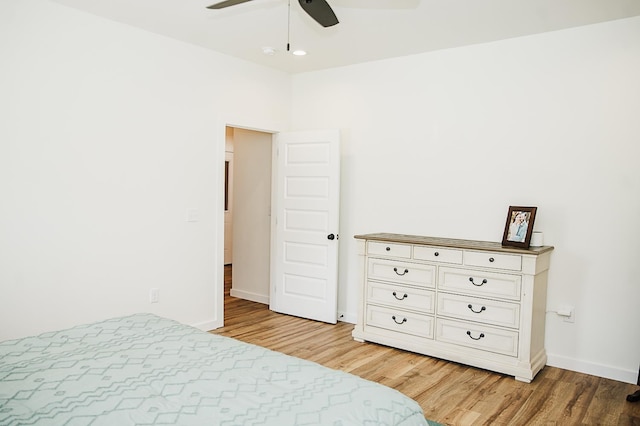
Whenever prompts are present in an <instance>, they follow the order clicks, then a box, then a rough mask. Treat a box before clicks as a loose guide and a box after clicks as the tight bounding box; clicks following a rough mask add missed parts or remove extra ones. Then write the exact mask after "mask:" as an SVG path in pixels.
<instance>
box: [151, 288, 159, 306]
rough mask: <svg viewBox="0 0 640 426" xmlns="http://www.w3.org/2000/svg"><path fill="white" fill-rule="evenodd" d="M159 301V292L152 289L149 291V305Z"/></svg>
mask: <svg viewBox="0 0 640 426" xmlns="http://www.w3.org/2000/svg"><path fill="white" fill-rule="evenodd" d="M159 299H160V290H159V289H157V288H152V289H151V290H149V303H158V300H159Z"/></svg>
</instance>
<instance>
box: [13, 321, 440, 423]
mask: <svg viewBox="0 0 640 426" xmlns="http://www.w3.org/2000/svg"><path fill="white" fill-rule="evenodd" d="M157 424H169V425H278V426H283V425H342V426H346V425H403V426H409V425H435V424H437V423H433V422H429V421H427V420H426V419H425V418H424V415H423V412H422V410H421V408H420V406H419V405H418V404H417V403H416V402H415V401H414V400H412V399H410V398H408V397H406V396H405V395H403V394H402V393H400V392H398V391H396V390H394V389H390V388H388V387H385V386H383V385H380V384H378V383H374V382H370V381H367V380H364V379H361V378H359V377H356V376H354V375H351V374H348V373H345V372H341V371H335V370H332V369H329V368H326V367H323V366H321V365H318V364H315V363H313V362H309V361H305V360H302V359H298V358H295V357H291V356H288V355H284V354H281V353H278V352H274V351H271V350H268V349H265V348H262V347H259V346H255V345H251V344H247V343H244V342H240V341H237V340H235V339H231V338H228V337H223V336H218V335H214V334H210V333H206V332H203V331H200V330H198V329H195V328H193V327H189V326H185V325H183V324H180V323H178V322H176V321H172V320H169V319H166V318H161V317H158V316H155V315H152V314H136V315H132V316H127V317H122V318H114V319H110V320H106V321H102V322H98V323H94V324H89V325H82V326H77V327H74V328H71V329H68V330H62V331H57V332H51V333H45V334H42V335H39V336H35V337H27V338H24V339H18V340H10V341H5V342H0V425H56V426H58V425H69V426H71V425H73V426H77V425H93V426H98V425H110V426H111V425H117V426H124V425H157Z"/></svg>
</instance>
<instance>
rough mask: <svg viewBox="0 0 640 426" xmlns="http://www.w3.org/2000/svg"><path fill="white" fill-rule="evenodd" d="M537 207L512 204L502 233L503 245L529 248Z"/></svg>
mask: <svg viewBox="0 0 640 426" xmlns="http://www.w3.org/2000/svg"><path fill="white" fill-rule="evenodd" d="M536 210H537V207H520V206H510V207H509V213H508V214H507V224H506V225H505V227H504V234H503V235H502V245H503V246H513V247H522V248H525V249H528V248H529V244H530V243H531V234H532V233H533V222H534V221H535V219H536Z"/></svg>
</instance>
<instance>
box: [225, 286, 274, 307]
mask: <svg viewBox="0 0 640 426" xmlns="http://www.w3.org/2000/svg"><path fill="white" fill-rule="evenodd" d="M229 294H230V295H231V296H233V297H237V298H238V299H244V300H250V301H252V302H258V303H263V304H265V305H268V304H269V296H265V295H264V294H258V293H252V292H250V291H243V290H236V289H233V288H232V289H231V292H230V293H229Z"/></svg>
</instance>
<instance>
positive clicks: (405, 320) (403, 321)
mask: <svg viewBox="0 0 640 426" xmlns="http://www.w3.org/2000/svg"><path fill="white" fill-rule="evenodd" d="M391 319H393V322H395V323H396V324H404V323H405V322H407V319H406V318H402V321H400V322H398V320H396V316H395V315H394V316H392V317H391Z"/></svg>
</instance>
